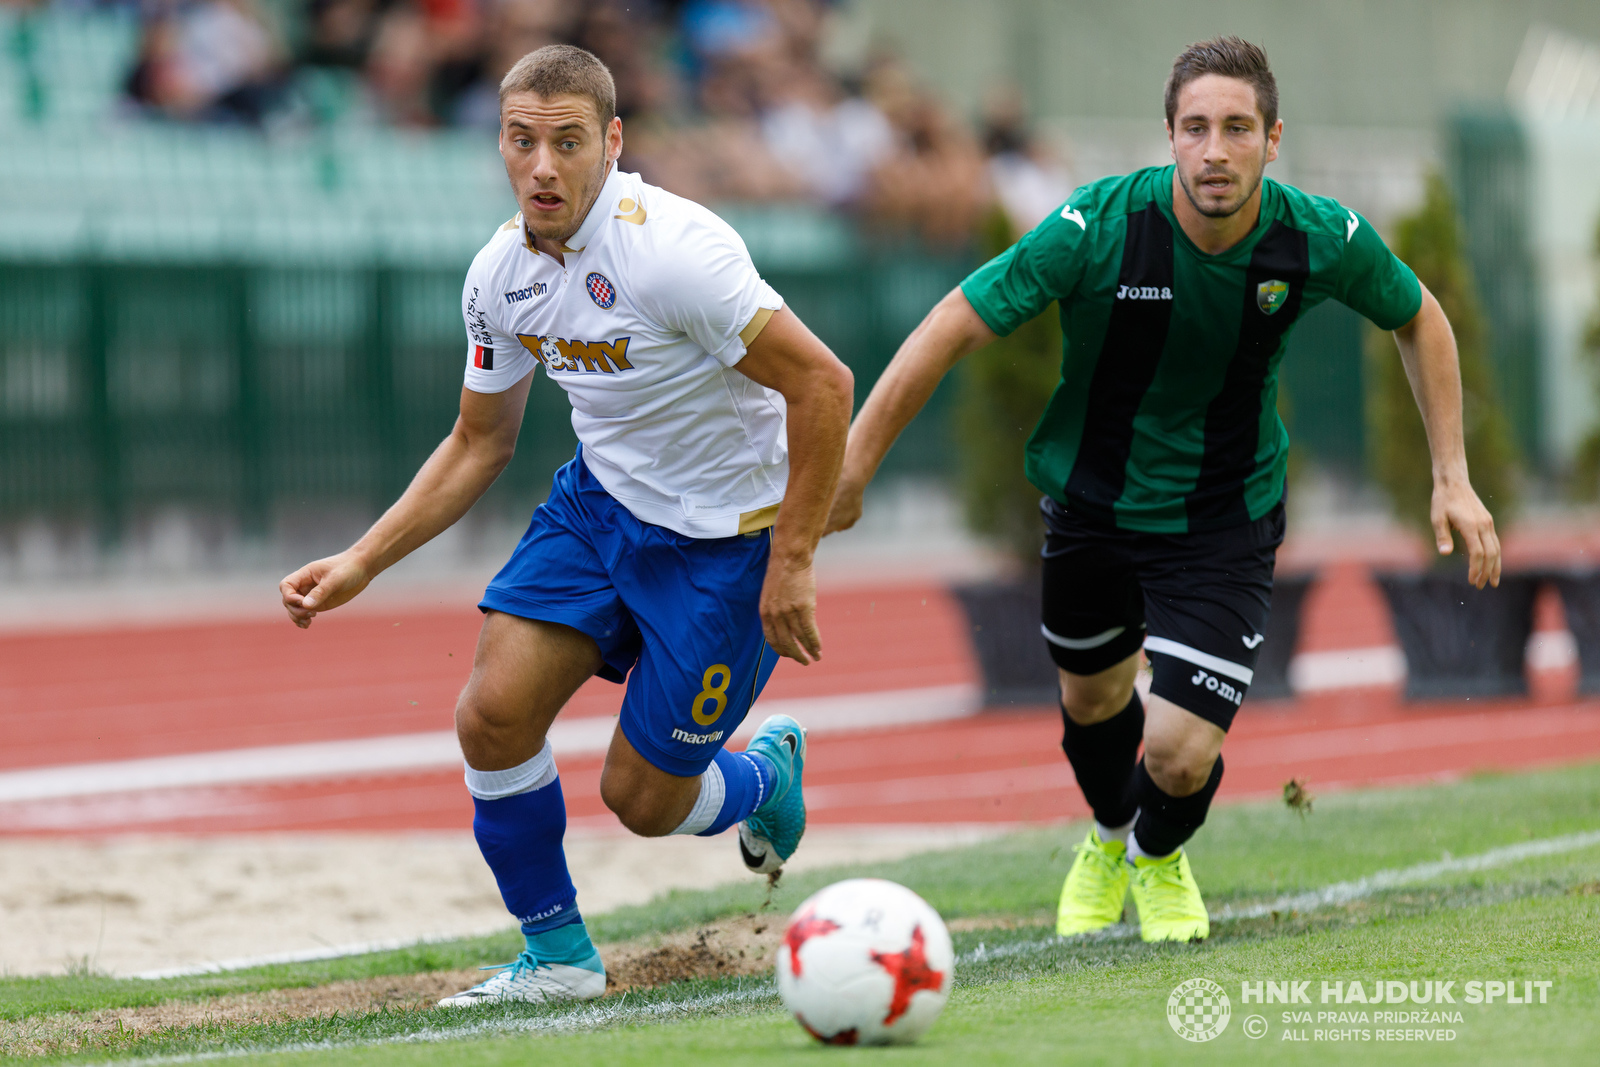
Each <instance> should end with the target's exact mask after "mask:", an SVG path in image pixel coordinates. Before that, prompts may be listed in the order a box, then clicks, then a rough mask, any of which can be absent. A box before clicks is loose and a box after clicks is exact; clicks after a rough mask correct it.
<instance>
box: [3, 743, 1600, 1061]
mask: <svg viewBox="0 0 1600 1067" xmlns="http://www.w3.org/2000/svg"><path fill="white" fill-rule="evenodd" d="M1081 832H1082V831H1081V829H1080V828H1078V827H1068V828H1057V829H1050V830H1041V831H1030V832H1027V833H1022V834H1017V835H1013V836H1011V837H1007V838H1002V839H999V840H995V841H991V842H987V843H985V844H982V845H978V846H973V847H970V848H966V849H961V850H957V851H951V852H945V853H935V854H930V855H924V856H919V857H913V858H910V859H907V860H902V861H898V862H895V863H889V864H883V865H881V866H877V867H873V868H871V869H870V873H873V874H877V875H881V876H885V877H890V878H893V879H895V880H897V881H900V882H903V883H905V884H907V885H909V886H911V887H912V888H914V889H916V890H917V891H918V892H920V893H922V894H923V896H925V897H926V898H927V899H928V900H929V901H930V902H931V903H932V904H933V905H934V906H935V907H937V908H938V909H939V910H940V911H941V913H943V914H944V916H945V917H946V918H947V919H949V920H952V925H953V926H954V927H955V928H956V930H955V941H956V948H957V952H958V964H957V988H956V992H955V994H954V995H953V996H952V998H951V1001H950V1004H949V1006H948V1007H947V1008H946V1010H945V1013H944V1016H943V1017H942V1018H941V1019H940V1021H939V1023H938V1024H937V1025H936V1026H935V1027H934V1029H933V1031H932V1032H931V1033H930V1034H929V1035H928V1037H927V1038H926V1039H924V1041H923V1042H922V1043H921V1044H919V1045H918V1046H915V1047H914V1048H911V1049H891V1050H866V1049H857V1050H839V1049H826V1050H824V1049H822V1048H820V1047H818V1046H815V1045H814V1044H813V1043H812V1042H811V1040H810V1039H809V1038H808V1037H806V1036H805V1035H804V1034H803V1033H802V1032H801V1031H800V1029H799V1028H798V1027H796V1026H795V1025H794V1023H793V1022H792V1021H790V1020H789V1018H788V1017H787V1016H786V1015H785V1014H784V1013H783V1012H782V1009H781V1006H780V1005H779V1004H778V1001H777V997H776V994H775V992H774V991H773V987H772V983H771V980H770V977H768V975H767V974H765V973H757V974H753V975H744V976H733V977H723V978H702V979H694V980H685V981H676V982H670V983H668V984H665V985H660V986H656V987H654V988H650V989H633V990H630V991H629V992H627V993H625V994H622V995H620V996H610V997H607V998H604V999H602V1000H600V1001H595V1002H591V1003H589V1004H585V1005H578V1006H569V1007H561V1008H539V1007H527V1006H519V1007H499V1008H497V1007H486V1008H480V1009H472V1010H463V1011H455V1012H441V1011H415V1010H390V1009H383V1010H378V1011H362V1012H339V1013H334V1014H327V1013H322V1014H313V1015H310V1016H309V1017H302V1018H283V1019H281V1020H276V1021H274V1020H268V1021H255V1022H241V1021H234V1020H230V1019H228V1018H227V1017H226V1015H225V1013H221V1012H219V1013H218V1015H217V1017H215V1018H206V1017H199V1018H196V1019H193V1020H191V1021H189V1022H185V1023H183V1024H181V1025H172V1026H166V1027H161V1028H156V1029H153V1030H150V1029H144V1030H140V1031H138V1032H125V1031H123V1030H122V1029H120V1028H119V1027H118V1026H116V1025H115V1024H108V1023H107V1022H106V1020H107V1018H108V1017H109V1015H110V1013H111V1012H112V1011H113V1010H114V1009H119V1008H124V1007H133V1006H138V1005H158V1004H167V1005H173V1004H184V1003H191V1004H196V1005H199V1006H201V1010H200V1011H199V1012H198V1014H199V1015H200V1016H204V1012H205V1010H206V1009H205V1005H209V1004H213V1003H222V1002H220V1001H213V1000H211V999H210V998H216V997H224V996H230V995H231V996H235V997H236V996H238V995H239V994H244V993H251V994H259V995H261V996H266V997H270V996H273V995H282V993H283V991H287V990H293V989H302V990H308V989H309V990H314V989H317V988H322V987H324V986H325V984H326V983H335V982H350V981H355V980H371V979H374V978H383V977H384V976H395V980H397V981H398V980H399V978H400V977H401V976H411V975H415V974H416V973H417V972H423V971H436V970H459V969H463V968H468V967H472V966H476V965H478V964H480V963H494V962H504V961H505V960H508V959H510V958H511V956H512V955H513V954H514V953H515V951H516V949H517V948H518V947H520V946H519V943H518V939H517V938H515V937H510V936H508V937H506V938H499V939H483V940H478V941H470V942H452V943H446V944H438V945H432V946H426V947H421V948H417V949H411V950H405V951H400V952H388V953H376V954H373V955H370V956H361V957H350V958H344V959H338V960H330V961H324V962H319V963H315V964H300V965H290V966H282V967H273V968H262V969H260V970H256V971H250V972H239V973H232V974H226V975H213V976H205V977H195V978H183V979H173V980H168V981H163V982H135V981H122V980H116V979H111V978H106V977H100V976H95V975H92V974H81V975H75V976H71V977H65V978H41V979H23V978H7V979H0V1055H5V1056H7V1057H14V1058H24V1057H25V1058H27V1059H28V1062H30V1063H40V1062H103V1061H108V1060H118V1061H124V1062H126V1061H130V1060H140V1059H155V1060H157V1061H166V1062H187V1061H191V1060H192V1059H194V1058H210V1057H212V1056H226V1057H229V1058H234V1057H238V1058H242V1059H244V1060H246V1061H247V1062H250V1063H256V1062H260V1063H278V1062H282V1063H295V1064H306V1065H315V1067H322V1065H324V1064H340V1065H344V1064H357V1063H359V1064H380V1063H381V1064H406V1063H417V1064H423V1063H426V1064H457V1063H460V1064H473V1065H475V1067H476V1065H480V1064H500V1063H508V1064H509V1063H519V1064H520V1063H526V1062H529V1061H530V1059H532V1058H533V1057H535V1056H538V1057H541V1058H543V1057H556V1058H557V1059H558V1060H562V1061H564V1060H567V1059H573V1060H576V1059H577V1058H578V1057H580V1056H581V1057H594V1058H597V1059H599V1060H601V1061H603V1062H608V1063H635V1062H637V1063H646V1062H648V1063H649V1064H651V1065H652V1067H665V1065H670V1064H677V1063H680V1062H690V1061H695V1062H698V1061H700V1060H703V1059H704V1058H705V1057H707V1056H708V1055H712V1056H717V1057H719V1058H727V1059H746V1060H751V1061H760V1062H779V1061H785V1060H789V1059H794V1060H796V1061H797V1062H807V1063H814V1062H817V1060H816V1059H815V1057H819V1056H828V1057H840V1058H842V1059H843V1060H851V1061H853V1060H855V1059H857V1058H860V1057H873V1056H876V1057H887V1058H888V1059H890V1060H894V1061H897V1062H898V1061H906V1062H913V1061H914V1062H917V1063H935V1064H942V1063H951V1064H956V1063H960V1064H967V1063H976V1062H1041V1063H1042V1062H1049V1063H1121V1062H1138V1061H1143V1060H1146V1059H1148V1058H1149V1057H1151V1056H1152V1055H1155V1054H1159V1053H1165V1054H1168V1055H1170V1056H1171V1057H1173V1058H1174V1059H1176V1060H1179V1061H1182V1062H1194V1063H1254V1062H1265V1061H1272V1062H1278V1061H1284V1062H1291V1063H1295V1062H1307V1063H1344V1062H1357V1061H1361V1062H1379V1063H1387V1062H1398V1063H1458V1062H1496V1063H1501V1062H1507V1063H1562V1064H1569V1063H1578V1062H1585V1061H1586V1059H1590V1058H1592V1056H1593V1049H1594V1047H1595V1043H1596V1041H1597V1040H1600V1010H1597V1009H1596V1007H1595V1005H1596V1004H1600V766H1586V767H1578V768H1571V769H1566V770H1560V771H1551V772H1543V773H1537V774H1520V775H1495V776H1483V777H1477V778H1473V779H1470V780H1467V781H1463V782H1459V783H1454V784H1450V785H1443V786H1432V787H1427V788H1418V789H1412V790H1399V791H1386V792H1374V793H1361V794H1344V795H1338V796H1331V797H1325V798H1321V799H1319V800H1318V801H1317V802H1316V806H1315V810H1314V812H1313V813H1311V814H1310V815H1308V816H1305V817H1301V816H1300V815H1297V814H1295V813H1294V812H1291V811H1289V810H1287V809H1286V808H1285V807H1283V806H1282V805H1280V804H1260V805H1249V806H1236V807H1229V808H1223V809H1220V810H1218V811H1216V812H1214V813H1213V816H1212V820H1211V822H1210V823H1209V824H1208V825H1207V827H1206V828H1205V829H1204V830H1203V831H1202V832H1201V833H1200V835H1199V836H1198V837H1197V838H1196V839H1195V841H1194V842H1193V843H1192V845H1191V848H1190V852H1191V856H1192V858H1193V862H1194V867H1195V872H1196V877H1197V878H1198V879H1199V880H1200V883H1201V886H1202V887H1203V888H1204V890H1205V892H1206V897H1207V902H1208V904H1209V905H1210V907H1211V910H1212V913H1213V915H1214V916H1216V918H1215V919H1214V922H1213V936H1212V938H1211V939H1210V941H1208V942H1206V943H1205V944H1201V945H1167V946H1160V947H1152V946H1147V945H1145V944H1143V943H1142V942H1140V941H1139V940H1138V937H1137V933H1136V932H1135V931H1133V930H1131V929H1129V928H1117V929H1113V930H1112V931H1109V932H1107V933H1106V934H1105V935H1100V936H1094V937H1089V938H1076V939H1067V940H1063V939H1058V938H1055V937H1054V936H1053V935H1052V934H1051V929H1050V917H1051V912H1052V910H1053V904H1054V899H1055V895H1056V893H1057V891H1058V890H1059V886H1060V881H1061V878H1062V877H1063V875H1064V874H1065V871H1066V869H1067V866H1068V863H1069V861H1070V858H1071V850H1070V845H1071V844H1072V843H1073V842H1074V841H1075V840H1076V839H1077V837H1078V836H1079V835H1080V834H1081ZM864 871H865V869H851V870H837V871H828V872H813V873H812V874H810V875H807V876H804V877H797V878H794V879H792V880H787V881H785V882H784V883H781V884H780V885H779V887H778V888H777V890H776V891H775V892H774V893H773V899H772V900H771V902H770V904H768V905H767V907H768V913H770V914H771V915H773V916H774V917H775V920H781V919H782V918H783V917H785V916H786V915H787V913H788V911H789V910H790V909H792V908H793V906H794V905H795V904H797V903H798V902H799V901H800V899H802V897H804V896H805V895H806V894H808V893H809V892H811V891H812V890H813V889H815V888H818V887H820V886H821V885H824V884H826V883H827V882H830V881H833V880H835V879H837V878H839V877H845V876H849V875H853V874H859V873H864ZM765 896H766V889H765V887H764V886H763V885H761V884H759V883H757V882H756V881H755V880H752V882H751V883H750V884H746V885H739V886H734V887H729V888H724V889H718V890H711V891H706V892H692V893H691V892H679V893H673V894H670V895H668V896H666V897H665V898H662V899H660V900H657V901H656V902H653V903H652V904H650V905H645V906H641V907H636V908H629V909H624V910H622V911H619V912H616V913H613V914H609V915H602V916H595V917H592V919H591V922H590V925H591V929H592V930H593V932H594V934H595V936H596V938H597V940H599V941H601V942H602V943H618V942H632V943H641V942H642V943H649V942H650V939H651V938H657V937H661V936H663V935H668V934H671V933H672V932H674V931H681V930H685V929H693V928H695V927H697V926H702V925H704V924H711V923H719V922H723V923H725V922H726V921H727V920H728V918H729V917H730V916H738V915H742V914H746V913H750V912H756V911H757V910H758V909H760V908H761V907H762V906H763V904H764V903H765V901H764V898H765ZM775 925H776V922H775V923H774V926H775ZM1191 978H1206V979H1210V980H1212V981H1214V982H1216V983H1218V984H1219V985H1220V986H1221V987H1222V989H1223V990H1224V991H1225V992H1226V993H1227V995H1228V996H1229V998H1230V999H1231V1001H1232V1005H1231V1007H1232V1017H1231V1021H1230V1024H1229V1026H1228V1028H1227V1029H1226V1030H1225V1031H1224V1032H1223V1033H1222V1034H1221V1035H1220V1036H1218V1037H1217V1038H1216V1039H1215V1040H1213V1041H1210V1042H1209V1043H1204V1044H1196V1043H1190V1042H1187V1041H1184V1040H1182V1039H1180V1038H1179V1037H1178V1036H1177V1035H1176V1034H1175V1033H1174V1032H1173V1030H1172V1029H1171V1028H1170V1026H1169V1025H1168V1023H1167V1021H1166V1004H1167V997H1168V994H1169V993H1170V992H1171V991H1172V989H1173V988H1174V987H1175V986H1176V985H1177V984H1178V983H1180V982H1182V981H1185V980H1187V979H1191ZM1286 980H1298V981H1307V980H1309V982H1310V985H1309V987H1306V988H1307V991H1308V993H1309V996H1310V998H1311V1000H1312V1003H1310V1004H1300V1003H1297V1004H1292V1005H1284V1004H1277V1003H1274V1004H1261V1005H1257V1004H1254V1003H1250V1004H1246V1003H1244V1002H1243V1001H1242V999H1241V983H1256V982H1267V981H1279V982H1281V981H1286ZM1324 981H1327V982H1330V983H1332V982H1343V983H1346V984H1348V983H1350V982H1352V981H1360V982H1361V983H1362V985H1363V989H1364V990H1366V991H1371V990H1372V988H1373V984H1374V983H1375V982H1380V981H1382V982H1392V981H1400V982H1406V983H1411V982H1417V983H1418V984H1419V989H1420V988H1421V987H1422V985H1423V984H1424V983H1426V982H1428V981H1435V982H1446V981H1454V982H1455V986H1454V987H1453V995H1454V997H1455V998H1456V1002H1455V1003H1453V1004H1445V1005H1441V1006H1436V1005H1433V1004H1427V1005H1416V1004H1404V1005H1389V1004H1383V1005H1373V1004H1368V1005H1353V1006H1350V1005H1338V1004H1323V1003H1319V1002H1318V1001H1320V999H1321V994H1320V990H1321V986H1322V983H1323V982H1324ZM1472 981H1498V982H1515V983H1516V985H1515V987H1514V988H1517V989H1519V990H1520V989H1521V988H1523V983H1524V982H1532V981H1547V982H1551V983H1553V984H1552V985H1551V986H1550V987H1549V989H1548V993H1547V1002H1546V1003H1543V1004H1540V1003H1532V1004H1526V1005H1521V1004H1507V1003H1505V1002H1504V1000H1505V998H1504V997H1501V998H1499V1000H1498V1002H1496V1003H1494V1004H1469V1003H1466V1002H1465V998H1466V996H1467V992H1468V987H1467V983H1468V982H1472ZM274 991H277V992H276V993H275V992H274ZM1535 999H1536V1000H1537V997H1535ZM1340 1011H1344V1012H1349V1013H1351V1015H1350V1017H1349V1018H1347V1019H1345V1020H1333V1019H1327V1018H1319V1015H1318V1013H1319V1012H1334V1013H1336V1012H1340ZM1382 1011H1391V1012H1392V1011H1408V1012H1420V1013H1423V1015H1422V1019H1421V1020H1420V1021H1415V1022H1411V1021H1405V1022H1401V1021H1388V1020H1386V1019H1385V1018H1384V1017H1382V1016H1377V1015H1375V1013H1377V1012H1382ZM1286 1012H1303V1013H1307V1014H1305V1015H1304V1016H1290V1017H1287V1018H1286V1014H1285V1013H1286ZM1363 1012H1364V1013H1365V1015H1366V1018H1365V1019H1364V1020H1363V1018H1362V1017H1361V1015H1360V1014H1359V1013H1363ZM1435 1012H1446V1013H1449V1014H1446V1015H1438V1016H1436V1015H1434V1014H1432V1013H1435ZM96 1013H99V1014H96ZM1249 1015H1258V1016H1260V1017H1261V1018H1262V1019H1263V1020H1264V1022H1265V1023H1266V1032H1265V1034H1264V1036H1261V1037H1259V1038H1252V1037H1249V1036H1247V1035H1246V1032H1245V1031H1246V1026H1245V1020H1246V1017H1247V1016H1249ZM96 1020H98V1022H97V1023H96V1022H95V1021H96ZM1329 1031H1343V1032H1350V1031H1354V1034H1348V1033H1347V1034H1346V1036H1349V1037H1351V1038H1352V1039H1351V1040H1343V1041H1335V1040H1330V1039H1328V1032H1329ZM1396 1031H1412V1032H1413V1033H1412V1035H1411V1036H1413V1037H1416V1036H1418V1035H1417V1033H1416V1032H1418V1031H1420V1032H1422V1033H1425V1034H1428V1035H1431V1036H1433V1037H1435V1038H1442V1037H1445V1036H1446V1035H1447V1034H1453V1040H1433V1041H1425V1040H1411V1041H1396V1040H1389V1039H1387V1038H1393V1037H1395V1036H1396V1034H1395V1032H1396ZM1301 1036H1303V1037H1304V1038H1305V1039H1306V1040H1304V1041H1298V1040H1294V1038H1297V1037H1301ZM41 1055H42V1056H43V1057H44V1058H42V1059H41V1058H38V1057H39V1056H41Z"/></svg>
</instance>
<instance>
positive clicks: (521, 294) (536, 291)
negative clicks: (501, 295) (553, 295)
mask: <svg viewBox="0 0 1600 1067" xmlns="http://www.w3.org/2000/svg"><path fill="white" fill-rule="evenodd" d="M544 294H545V283H544V282H534V283H533V284H532V285H530V286H528V287H527V288H525V289H513V290H511V292H509V293H507V294H505V296H506V303H508V304H515V303H517V302H519V301H522V300H531V299H532V298H533V297H536V296H543V295H544Z"/></svg>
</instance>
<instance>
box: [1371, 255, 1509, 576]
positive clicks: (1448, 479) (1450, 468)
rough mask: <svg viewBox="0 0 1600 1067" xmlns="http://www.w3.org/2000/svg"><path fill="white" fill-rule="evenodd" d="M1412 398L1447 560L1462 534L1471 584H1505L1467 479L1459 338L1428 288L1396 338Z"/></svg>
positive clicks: (1489, 522) (1495, 542)
mask: <svg viewBox="0 0 1600 1067" xmlns="http://www.w3.org/2000/svg"><path fill="white" fill-rule="evenodd" d="M1394 339H1395V343H1396V344H1397V345H1398V346H1399V348H1400V359H1401V361H1402V362H1403V363H1404V364H1405V368H1406V377H1407V378H1408V379H1409V380H1410V382H1411V392H1412V394H1413V395H1414V396H1415V397H1416V398H1417V409H1418V410H1419V411H1421V412H1422V423H1423V426H1424V427H1426V428H1427V431H1428V451H1429V453H1431V454H1432V456H1433V504H1432V509H1431V514H1430V517H1431V519H1432V522H1433V536H1434V541H1435V543H1436V546H1437V548H1438V550H1439V554H1440V555H1441V556H1448V555H1449V554H1450V553H1451V551H1453V548H1454V542H1453V541H1452V539H1451V536H1450V528H1451V527H1454V528H1455V529H1456V530H1458V531H1460V533H1461V539H1462V541H1463V542H1465V544H1466V548H1467V560H1468V563H1467V579H1468V581H1470V582H1472V584H1473V585H1475V586H1477V587H1478V588H1479V589H1482V588H1483V587H1484V585H1485V584H1489V585H1499V584H1500V538H1499V536H1498V535H1497V534H1496V533H1495V529H1494V516H1492V515H1490V514H1489V509H1488V508H1486V507H1484V506H1483V501H1481V500H1479V499H1478V494H1477V493H1476V492H1475V491H1474V490H1473V488H1472V483H1471V482H1470V481H1469V480H1468V478H1467V450H1466V436H1465V433H1464V431H1463V429H1462V415H1461V365H1460V362H1459V360H1458V358H1457V354H1456V338H1455V333H1454V332H1453V331H1452V330H1451V329H1450V321H1449V319H1447V318H1445V314H1444V309H1443V308H1441V307H1440V306H1439V301H1438V300H1436V299H1434V296H1433V294H1432V293H1430V292H1428V289H1427V287H1426V286H1423V289H1422V309H1421V310H1420V311H1418V312H1417V316H1416V318H1414V319H1412V320H1411V321H1410V322H1408V323H1406V324H1405V325H1404V326H1402V327H1400V328H1399V329H1398V330H1396V331H1395V332H1394Z"/></svg>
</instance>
